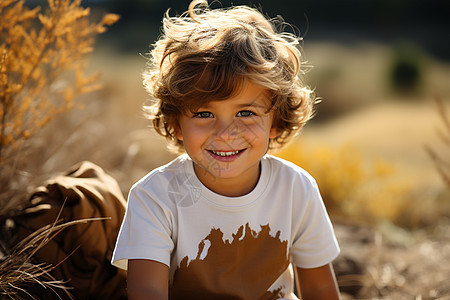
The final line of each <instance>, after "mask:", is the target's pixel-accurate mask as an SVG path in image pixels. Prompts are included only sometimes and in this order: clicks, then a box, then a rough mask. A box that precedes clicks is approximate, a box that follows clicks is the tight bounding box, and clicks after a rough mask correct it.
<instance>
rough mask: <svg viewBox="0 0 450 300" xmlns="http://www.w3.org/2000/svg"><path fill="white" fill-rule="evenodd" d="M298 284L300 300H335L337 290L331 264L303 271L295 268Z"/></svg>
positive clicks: (337, 294) (337, 297) (337, 295)
mask: <svg viewBox="0 0 450 300" xmlns="http://www.w3.org/2000/svg"><path fill="white" fill-rule="evenodd" d="M296 269H297V270H296V271H297V275H298V283H299V285H300V286H299V291H300V295H301V299H302V300H309V299H314V300H321V299H324V300H325V299H326V300H337V299H340V297H339V289H338V285H337V282H336V277H335V275H334V270H333V266H332V265H331V264H328V265H325V266H322V267H318V268H312V269H303V268H299V267H296Z"/></svg>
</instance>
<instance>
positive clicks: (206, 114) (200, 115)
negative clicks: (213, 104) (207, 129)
mask: <svg viewBox="0 0 450 300" xmlns="http://www.w3.org/2000/svg"><path fill="white" fill-rule="evenodd" d="M213 117H214V115H213V114H212V113H211V112H209V111H201V112H198V113H195V114H194V118H213Z"/></svg>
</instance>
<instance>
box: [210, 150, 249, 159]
mask: <svg viewBox="0 0 450 300" xmlns="http://www.w3.org/2000/svg"><path fill="white" fill-rule="evenodd" d="M207 151H208V152H209V153H210V154H211V155H213V156H214V157H218V158H233V157H236V156H238V155H239V154H241V153H242V152H244V151H245V149H241V150H232V151H220V150H207Z"/></svg>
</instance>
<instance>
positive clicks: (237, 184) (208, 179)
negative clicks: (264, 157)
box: [194, 162, 261, 197]
mask: <svg viewBox="0 0 450 300" xmlns="http://www.w3.org/2000/svg"><path fill="white" fill-rule="evenodd" d="M194 171H195V174H196V175H197V178H198V179H199V180H200V182H201V183H203V185H204V186H206V187H207V188H208V189H210V190H211V191H213V192H214V193H216V194H219V195H222V196H225V197H240V196H244V195H247V194H248V193H250V192H251V191H252V190H253V189H254V188H255V187H256V185H257V184H258V181H259V177H260V175H261V162H259V164H258V166H257V169H256V170H248V172H249V174H247V175H248V176H243V177H240V178H218V177H215V176H213V175H212V174H211V173H210V172H208V171H207V170H205V169H204V168H202V167H201V166H199V165H197V164H196V163H195V162H194Z"/></svg>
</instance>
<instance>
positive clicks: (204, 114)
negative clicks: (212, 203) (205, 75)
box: [175, 82, 277, 196]
mask: <svg viewBox="0 0 450 300" xmlns="http://www.w3.org/2000/svg"><path fill="white" fill-rule="evenodd" d="M269 105H270V101H269V99H268V97H267V93H266V92H265V90H264V89H263V88H261V87H260V86H258V85H255V84H252V83H250V82H246V83H244V85H243V87H242V89H241V91H240V92H239V93H238V94H236V95H235V96H232V97H231V98H229V99H226V100H221V101H211V102H209V103H207V104H205V105H204V106H202V107H200V108H199V109H198V110H197V111H196V112H194V113H192V112H190V111H188V112H187V113H186V114H183V115H181V117H180V118H179V128H177V129H176V131H175V132H176V136H177V138H178V139H179V140H182V141H183V144H184V147H185V149H186V152H187V154H188V155H189V156H190V157H191V159H192V160H193V161H194V169H195V172H196V174H197V176H198V178H199V179H200V181H202V183H203V184H205V185H206V186H207V187H208V188H210V189H211V190H213V191H215V192H217V193H221V194H224V193H223V192H221V187H224V184H225V186H230V185H231V186H233V190H235V191H236V193H235V194H236V195H233V192H232V191H230V193H228V195H226V196H238V194H243V193H248V192H250V191H251V190H252V189H253V187H254V186H255V184H256V183H257V181H258V178H259V161H260V159H261V157H262V156H263V155H264V154H265V153H266V151H267V149H268V145H269V139H270V138H275V137H276V136H277V130H276V129H275V128H273V127H272V120H273V116H272V113H271V112H267V111H268V109H269ZM245 190H248V191H245ZM238 191H241V192H238Z"/></svg>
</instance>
